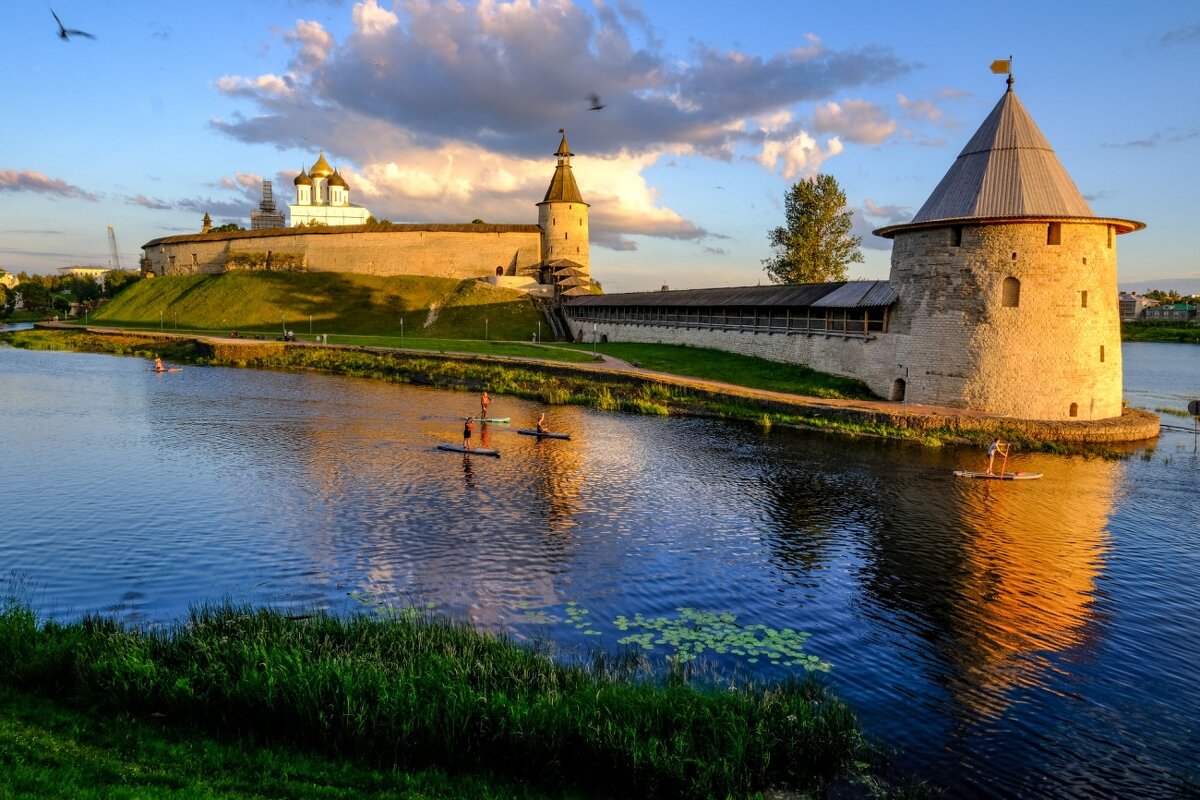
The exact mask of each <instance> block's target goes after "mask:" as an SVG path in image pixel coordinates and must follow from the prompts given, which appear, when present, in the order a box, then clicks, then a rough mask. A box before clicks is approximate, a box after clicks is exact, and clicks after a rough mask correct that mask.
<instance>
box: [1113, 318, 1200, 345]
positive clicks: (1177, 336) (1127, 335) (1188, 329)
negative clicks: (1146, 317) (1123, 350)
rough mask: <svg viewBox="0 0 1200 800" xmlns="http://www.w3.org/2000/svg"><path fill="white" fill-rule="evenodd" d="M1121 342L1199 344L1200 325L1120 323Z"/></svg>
mask: <svg viewBox="0 0 1200 800" xmlns="http://www.w3.org/2000/svg"><path fill="white" fill-rule="evenodd" d="M1121 341H1125V342H1185V343H1188V344H1200V325H1187V324H1178V323H1157V322H1122V323H1121Z"/></svg>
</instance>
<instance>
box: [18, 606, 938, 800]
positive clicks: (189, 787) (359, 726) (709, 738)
mask: <svg viewBox="0 0 1200 800" xmlns="http://www.w3.org/2000/svg"><path fill="white" fill-rule="evenodd" d="M0 708H2V709H4V710H5V713H4V714H3V715H0V716H3V717H4V720H3V722H0V763H5V764H6V769H5V770H4V774H3V775H0V793H5V794H6V796H7V795H8V793H10V792H11V793H12V795H13V796H68V795H69V796H73V797H74V796H80V797H97V798H99V797H106V796H109V795H108V794H107V792H108V791H111V790H113V789H114V788H116V787H120V788H121V789H122V790H123V791H122V795H121V796H123V797H176V796H178V797H185V796H186V797H195V796H201V797H231V796H234V797H236V796H256V797H257V796H263V794H262V793H263V792H264V791H265V792H266V793H267V794H268V795H269V796H279V797H285V796H287V797H301V796H303V797H374V796H389V797H398V796H404V797H433V796H436V797H442V798H457V797H462V798H467V797H473V798H474V797H495V798H509V797H512V798H518V797H520V798H543V797H545V798H549V797H558V798H564V797H565V798H585V797H663V798H675V797H679V798H684V797H697V798H710V797H763V796H764V793H768V794H767V795H766V796H769V797H798V796H824V793H825V792H826V791H827V790H829V789H830V787H833V786H841V787H842V788H843V790H845V789H848V788H849V787H850V786H855V787H856V789H855V790H854V791H855V792H856V793H855V795H854V796H862V797H866V796H874V797H881V796H925V795H927V793H928V787H925V786H924V785H921V784H915V783H912V782H911V781H907V780H905V779H901V780H899V781H896V782H895V784H894V785H893V784H889V783H888V777H887V773H888V772H889V771H890V768H889V766H888V764H887V760H886V758H885V756H884V753H883V751H881V750H880V749H879V748H878V747H877V746H875V745H873V744H871V743H870V742H869V741H868V740H867V739H866V738H865V737H864V735H863V734H862V732H861V729H860V727H859V724H858V722H857V719H856V717H855V715H854V713H853V712H852V711H851V709H850V708H849V707H848V706H847V705H846V704H845V703H843V702H842V701H840V700H838V699H837V698H836V697H834V696H833V695H832V694H831V693H830V692H829V691H828V690H827V689H826V687H825V686H824V685H823V684H822V683H820V682H819V681H817V680H816V679H814V678H813V677H811V676H806V677H802V678H794V679H789V680H786V681H783V682H781V683H773V684H771V685H769V686H761V685H756V684H753V683H732V682H728V681H722V680H720V679H717V678H715V677H714V676H713V675H711V674H710V675H707V677H706V673H705V670H703V669H700V668H696V667H695V663H694V662H689V661H686V660H684V659H675V660H669V661H668V662H667V666H666V669H654V668H652V667H651V666H650V663H649V661H648V660H647V659H646V658H645V657H644V656H642V655H640V654H639V653H638V652H636V651H635V650H630V651H627V652H623V653H618V654H616V655H605V654H603V653H601V652H599V651H597V652H593V653H592V654H590V655H589V656H588V657H587V658H582V657H574V658H568V659H564V658H562V657H561V656H555V654H552V653H550V652H549V651H548V650H547V648H546V646H545V645H544V644H541V645H518V644H515V643H513V642H512V641H510V640H508V639H507V638H506V637H503V636H496V635H490V634H484V633H480V632H478V631H476V630H475V629H473V628H472V627H470V626H468V625H463V624H457V623H452V622H447V621H443V620H440V619H437V618H434V617H433V616H431V615H430V614H429V613H427V612H418V611H416V610H412V609H409V610H406V611H400V612H395V611H392V612H387V613H385V615H383V616H375V617H369V616H366V615H360V616H352V617H335V616H331V615H328V614H325V613H320V612H316V613H311V614H284V613H283V612H279V611H274V610H269V609H250V608H244V607H236V606H232V605H222V606H214V607H206V608H199V609H194V610H193V611H192V612H191V614H190V615H189V616H188V617H187V618H186V619H184V620H181V621H179V622H177V623H175V624H174V625H171V626H169V627H166V628H153V629H152V628H132V627H127V626H124V625H122V624H121V623H119V622H116V621H115V620H112V619H108V618H103V617H96V616H89V617H85V618H83V619H81V620H80V621H77V622H71V623H60V622H53V621H42V620H39V619H38V618H37V616H36V615H35V614H34V612H32V611H31V610H30V609H29V608H28V607H26V606H24V605H22V604H20V603H17V602H15V601H11V600H10V601H8V603H7V604H6V605H5V606H4V607H3V608H2V609H0ZM197 762H199V763H197ZM400 789H404V790H405V791H404V793H403V794H397V790H400ZM85 790H86V791H85ZM167 790H170V791H167ZM800 793H811V794H803V795H801V794H800Z"/></svg>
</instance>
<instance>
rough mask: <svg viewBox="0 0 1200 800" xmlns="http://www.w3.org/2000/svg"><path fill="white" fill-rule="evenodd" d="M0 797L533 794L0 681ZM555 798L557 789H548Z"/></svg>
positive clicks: (463, 799)
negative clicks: (93, 705)
mask: <svg viewBox="0 0 1200 800" xmlns="http://www.w3.org/2000/svg"><path fill="white" fill-rule="evenodd" d="M0 796H3V797H9V798H30V800H34V798H37V799H38V800H41V799H42V798H58V797H62V798H66V797H70V798H76V799H77V800H92V799H93V798H94V799H95V800H109V799H110V798H113V797H122V798H129V799H130V800H133V799H135V798H146V800H160V799H162V798H167V799H170V798H180V800H183V799H184V798H187V800H192V799H193V798H198V799H200V800H204V799H206V798H249V797H273V798H320V799H321V800H358V798H366V799H368V800H369V799H370V798H404V799H405V800H408V799H410V798H411V800H417V798H434V797H436V798H445V799H446V800H477V799H479V798H491V799H492V800H539V799H540V798H548V797H549V795H544V794H541V793H538V792H535V791H532V790H525V789H523V788H521V787H519V786H515V785H508V784H506V783H505V782H504V781H501V780H498V779H496V778H494V777H493V778H485V777H477V776H471V775H447V774H446V773H445V772H443V771H441V770H437V769H428V770H421V771H412V772H401V771H399V770H395V769H385V768H372V767H371V766H369V765H366V764H362V763H358V762H356V761H353V760H347V759H337V760H333V759H329V758H325V757H322V756H320V755H316V754H313V753H306V752H304V751H301V750H297V749H295V748H288V747H283V746H261V745H252V744H249V743H247V742H243V741H239V740H235V739H229V738H225V739H222V738H219V737H215V736H206V735H197V734H194V733H190V732H187V731H184V730H180V729H178V728H176V727H174V726H172V725H170V724H168V723H166V722H164V721H162V720H161V719H158V718H155V719H152V720H149V721H145V720H140V719H137V718H134V717H132V716H130V715H128V714H124V713H117V714H98V713H94V712H87V711H81V710H79V709H77V708H72V707H70V706H69V705H66V704H64V703H61V702H52V701H50V700H47V699H45V698H43V697H38V696H36V695H31V694H26V693H19V692H14V691H11V690H8V689H0ZM554 797H562V795H561V794H556V795H554Z"/></svg>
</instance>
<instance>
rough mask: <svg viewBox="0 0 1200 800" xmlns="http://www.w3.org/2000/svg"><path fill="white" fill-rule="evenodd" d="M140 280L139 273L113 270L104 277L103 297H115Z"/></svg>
mask: <svg viewBox="0 0 1200 800" xmlns="http://www.w3.org/2000/svg"><path fill="white" fill-rule="evenodd" d="M141 279H142V276H141V273H138V272H132V271H130V270H113V271H112V272H110V273H108V274H107V275H105V276H104V296H105V297H115V296H116V294H117V292H119V291H121V290H122V289H124V288H125V287H126V286H130V285H132V284H134V283H137V282H138V281H140V280H141Z"/></svg>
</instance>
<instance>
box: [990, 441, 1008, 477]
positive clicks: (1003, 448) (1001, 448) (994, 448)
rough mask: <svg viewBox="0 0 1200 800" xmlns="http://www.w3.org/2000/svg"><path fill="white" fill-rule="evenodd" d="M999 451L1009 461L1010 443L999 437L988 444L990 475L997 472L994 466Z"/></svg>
mask: <svg viewBox="0 0 1200 800" xmlns="http://www.w3.org/2000/svg"><path fill="white" fill-rule="evenodd" d="M997 453H999V454H1000V455H1002V456H1004V460H1005V462H1007V461H1008V445H1007V444H1005V443H1004V442H1002V441H1000V440H999V439H993V440H992V443H991V444H989V445H988V449H987V454H988V468H987V474H988V475H993V474H995V473H993V472H992V467H993V465H994V464H995V463H996V454H997Z"/></svg>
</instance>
